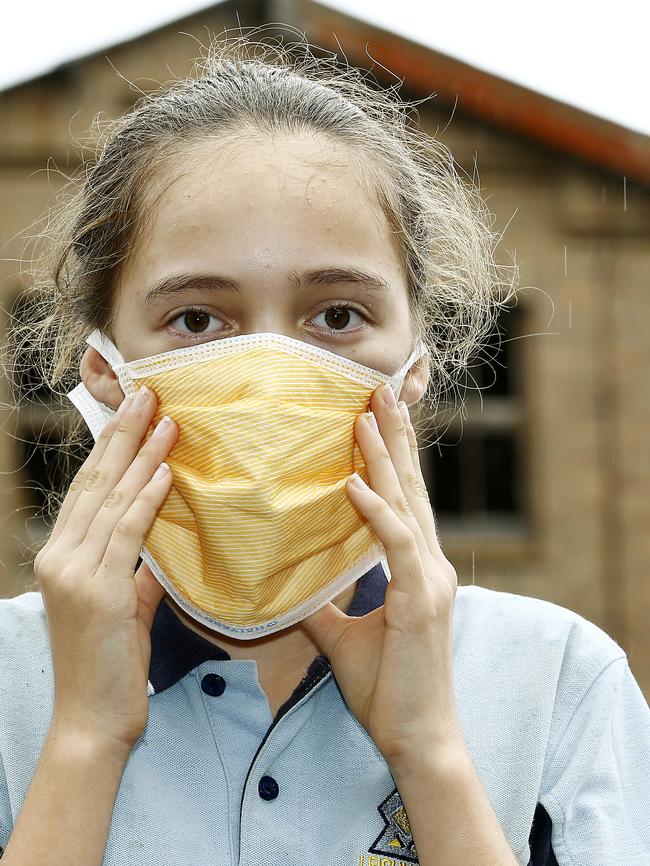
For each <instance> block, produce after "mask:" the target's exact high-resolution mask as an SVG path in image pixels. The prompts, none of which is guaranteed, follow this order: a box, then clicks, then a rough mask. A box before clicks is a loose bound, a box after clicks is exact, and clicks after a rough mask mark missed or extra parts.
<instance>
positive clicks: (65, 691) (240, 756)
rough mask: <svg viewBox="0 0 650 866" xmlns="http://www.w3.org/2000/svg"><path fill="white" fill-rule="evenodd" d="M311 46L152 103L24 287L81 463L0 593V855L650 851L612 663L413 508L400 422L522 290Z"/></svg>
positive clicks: (431, 395) (425, 402)
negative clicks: (19, 574) (481, 573)
mask: <svg viewBox="0 0 650 866" xmlns="http://www.w3.org/2000/svg"><path fill="white" fill-rule="evenodd" d="M303 47H304V48H305V50H304V55H303V57H302V58H301V59H298V56H297V53H296V55H295V56H293V57H292V54H291V52H290V51H289V50H286V49H280V48H275V49H271V48H270V47H269V46H264V45H263V44H256V43H254V42H252V41H251V40H249V39H247V38H242V39H241V40H240V41H239V42H238V43H236V44H235V46H234V48H233V47H232V46H227V45H225V44H222V43H220V42H216V43H215V45H214V47H213V49H212V51H211V53H210V55H209V56H208V58H207V61H206V63H205V64H204V67H203V69H202V70H201V71H200V74H199V75H198V76H196V77H194V78H193V79H191V80H188V81H180V82H178V83H176V84H175V85H174V86H172V87H170V88H169V89H168V90H167V91H161V92H160V93H158V94H156V95H154V96H152V97H146V98H144V99H143V100H142V101H141V103H140V104H139V105H138V107H137V108H136V109H135V110H134V111H133V112H132V113H130V114H128V115H127V116H125V117H123V118H122V119H121V120H120V121H119V122H118V123H117V124H116V126H115V128H114V129H113V130H112V131H111V133H110V135H109V137H108V139H107V140H106V142H105V145H104V146H103V149H102V150H101V153H100V155H99V158H98V160H97V162H96V164H95V165H93V167H92V168H90V169H89V170H88V171H87V174H86V176H85V177H84V179H83V183H82V184H81V187H80V189H79V191H78V193H77V195H76V198H74V199H73V200H72V201H71V203H69V204H68V205H67V206H66V209H65V211H64V216H63V224H62V226H61V227H60V244H61V246H60V247H58V248H57V249H55V252H54V254H53V255H54V261H53V263H52V265H51V267H50V271H49V277H48V276H47V275H46V276H45V277H44V278H43V280H42V281H41V282H40V283H37V285H36V288H37V289H38V290H41V291H42V290H43V289H44V288H46V289H47V290H48V292H49V296H48V298H47V301H46V302H47V303H51V304H52V306H51V309H49V310H47V311H45V313H44V314H43V316H42V318H41V325H40V327H41V332H42V339H41V345H42V346H43V347H48V348H50V349H51V355H50V357H49V360H48V364H50V365H51V366H50V368H49V381H50V384H52V385H54V384H56V383H58V382H70V381H72V380H73V379H74V376H75V375H76V374H78V376H79V377H80V379H81V384H80V385H79V386H78V388H75V389H74V391H72V392H70V394H69V396H70V399H73V401H74V402H75V405H77V406H78V407H79V408H80V409H81V411H82V414H83V417H84V418H85V420H86V422H87V423H88V425H89V426H90V427H91V430H92V431H93V434H94V436H95V438H96V440H97V441H96V443H95V445H94V447H93V449H92V451H91V452H90V454H89V456H88V458H87V459H86V461H85V463H84V464H83V466H82V467H81V469H80V471H79V472H78V473H77V474H76V475H75V477H74V479H73V480H72V482H71V484H70V486H69V489H68V491H67V495H65V498H64V499H63V502H62V504H61V507H60V509H59V511H58V514H57V516H56V522H55V523H54V526H53V529H52V532H51V535H50V537H49V539H48V541H47V544H46V545H45V546H44V547H43V548H42V549H41V550H40V551H39V552H38V555H37V556H36V559H35V562H34V569H35V575H36V577H37V579H38V581H39V585H40V592H27V593H24V594H23V595H20V596H18V597H17V598H14V599H6V600H4V601H2V602H1V603H0V635H1V638H0V658H1V664H2V671H3V676H2V690H1V702H2V704H1V705H2V713H1V715H0V755H1V758H2V764H1V765H0V844H1V845H2V846H3V847H4V848H5V853H4V860H5V863H6V864H8V866H36V864H38V866H41V864H43V863H45V862H52V863H64V864H66V866H99V864H101V863H103V864H106V866H117V864H124V866H127V864H128V866H138V864H148V866H149V864H156V866H163V864H169V866H172V864H179V863H191V864H194V866H203V864H226V863H242V864H243V863H251V864H252V863H258V862H262V861H263V862H265V863H271V864H294V863H295V864H298V863H314V864H332V866H333V864H349V866H352V864H360V866H373V864H377V866H378V864H382V866H394V864H404V863H419V864H421V866H443V864H444V866H456V864H457V866H460V864H462V866H468V864H472V866H479V864H481V866H483V864H484V866H487V864H496V863H498V864H500V866H510V864H512V866H514V864H528V863H530V864H535V866H540V864H547V866H551V864H560V866H574V864H581V866H586V864H605V863H607V864H612V863H616V864H618V866H623V864H635V866H639V864H642V863H650V831H649V829H648V823H647V815H648V814H650V787H649V786H648V782H647V780H648V778H650V759H649V754H650V748H649V747H650V713H649V711H648V707H647V704H646V703H645V701H644V699H643V697H642V695H641V693H640V690H639V688H638V686H637V684H636V682H635V680H634V678H633V677H632V674H631V672H630V669H629V667H628V664H627V660H626V657H625V654H624V652H623V651H622V650H621V648H620V647H619V646H618V645H617V644H616V643H615V642H614V641H612V640H611V639H610V638H609V637H608V636H607V635H606V634H604V633H603V632H602V631H601V630H600V629H598V628H597V627H596V626H595V625H593V624H591V623H589V622H587V621H585V620H584V619H583V618H581V617H579V616H578V615H576V614H574V613H572V612H571V611H568V610H565V609H563V608H560V607H557V606H555V605H552V604H549V603H546V602H542V601H538V600H536V599H532V598H525V597H521V596H516V595H512V594H508V593H499V592H493V591H489V590H486V589H483V588H481V587H476V586H462V587H458V586H457V576H456V572H455V570H454V567H453V566H452V564H451V563H450V562H449V561H448V560H447V559H446V557H445V556H444V554H443V552H442V550H441V547H440V543H439V539H438V537H437V533H436V526H435V520H434V515H433V512H432V509H431V506H430V503H429V501H428V498H427V495H426V489H425V486H424V481H423V478H422V473H421V470H420V465H419V459H418V447H417V443H416V438H415V434H414V430H413V424H412V423H411V421H410V412H409V407H414V406H415V407H416V408H417V407H422V406H425V407H429V408H430V409H433V408H435V407H436V406H438V405H439V404H440V400H441V398H442V396H443V394H444V393H445V392H446V391H448V389H449V388H450V387H453V385H454V383H455V382H456V381H458V374H459V373H460V372H461V371H462V369H463V368H464V367H465V366H466V365H467V362H468V359H469V358H470V357H471V355H472V354H473V353H474V352H475V350H476V348H477V347H478V345H479V344H480V341H481V339H482V338H483V337H484V336H485V335H486V334H487V333H488V331H489V330H490V327H491V325H492V323H493V321H494V316H495V312H496V310H497V308H498V307H499V305H500V304H503V303H505V302H506V301H507V300H508V299H509V297H510V296H511V295H512V292H513V288H512V285H508V284H507V283H505V282H501V281H500V276H501V275H500V274H499V271H498V269H497V268H496V266H495V265H494V261H493V258H492V245H493V237H492V235H491V233H490V229H489V216H488V215H487V213H486V212H485V210H484V208H483V205H482V204H481V202H480V199H479V198H478V196H477V194H476V192H475V191H472V190H471V189H469V188H468V187H466V186H465V185H464V184H463V183H461V181H460V179H459V177H458V175H457V174H456V173H455V170H454V167H453V162H452V160H451V158H450V157H449V155H448V154H447V153H446V152H445V150H444V149H443V148H442V146H441V145H440V144H438V143H437V142H435V141H433V140H431V139H430V138H428V137H426V136H425V135H424V134H422V133H421V132H418V131H417V130H416V129H411V128H409V126H408V125H407V123H406V116H405V113H404V110H403V109H404V104H403V103H398V102H397V101H396V100H395V97H394V95H389V94H387V93H385V92H382V91H379V90H374V89H373V88H371V87H369V86H368V85H367V84H366V83H365V82H364V81H363V79H362V78H361V76H360V74H359V73H358V72H356V71H354V70H350V69H343V70H341V69H339V68H338V67H337V66H336V64H335V63H331V62H330V61H328V60H324V59H317V58H316V57H315V56H314V55H312V54H311V53H310V52H309V51H308V50H307V48H306V46H303ZM258 49H260V50H258ZM504 285H505V287H506V290H505V291H502V292H501V295H499V290H500V289H503V287H504ZM30 333H31V334H32V335H33V333H34V328H33V326H32V328H31V331H30ZM86 338H88V343H86V342H85V340H86ZM19 342H20V341H19ZM23 348H24V347H23ZM140 384H144V386H145V387H142V388H140V389H138V385H140ZM73 395H74V396H73ZM396 397H397V400H396V399H395V398H396ZM151 428H155V429H154V432H153V433H151ZM341 455H343V456H344V459H341ZM167 461H168V462H167ZM355 469H356V470H358V472H357V473H354V472H353V470H355ZM359 475H360V476H362V477H361V478H359V477H358V476H359ZM375 542H377V543H375ZM141 556H142V561H140V557H141ZM387 577H390V582H388V581H387Z"/></svg>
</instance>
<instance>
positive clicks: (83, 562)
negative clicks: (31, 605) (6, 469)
mask: <svg viewBox="0 0 650 866" xmlns="http://www.w3.org/2000/svg"><path fill="white" fill-rule="evenodd" d="M141 394H142V392H139V394H138V395H136V397H135V398H133V400H131V399H128V400H123V402H122V403H121V405H120V407H119V410H118V412H117V413H116V415H115V416H114V417H113V418H112V419H111V420H110V422H109V423H108V424H107V425H106V427H105V428H104V429H103V431H102V432H101V434H100V436H99V438H98V440H97V442H96V443H95V446H94V448H93V449H92V451H91V452H90V454H89V456H88V459H87V460H86V461H85V463H84V464H83V466H82V467H81V469H80V470H79V472H78V473H77V475H76V476H75V478H74V479H73V481H72V484H71V485H70V489H69V491H68V493H67V495H66V497H65V499H64V502H63V505H62V507H61V510H60V512H59V515H58V518H57V521H56V523H55V525H54V528H53V530H52V533H51V535H50V538H49V539H48V542H47V544H46V545H45V547H43V548H42V550H40V551H39V553H38V554H37V556H36V559H35V560H34V573H35V575H36V577H37V579H38V582H39V585H40V588H41V592H42V595H43V601H44V605H45V612H46V616H47V622H48V628H49V632H50V643H51V648H52V660H53V666H54V679H55V699H54V712H53V716H52V723H51V730H52V729H55V730H58V731H61V732H62V733H65V734H66V735H69V734H73V735H79V736H83V737H85V738H87V739H88V738H89V739H90V741H91V742H98V743H101V745H102V746H108V747H109V748H115V749H116V750H117V751H118V752H119V753H121V754H126V755H128V753H129V752H130V751H131V749H132V748H133V745H134V743H135V742H136V740H137V739H138V737H139V736H140V735H141V734H142V732H143V731H144V729H145V726H146V723H147V713H148V696H147V681H148V673H149V661H150V658H151V626H152V623H153V618H154V615H155V613H156V610H157V608H158V606H159V604H160V602H161V601H162V598H163V596H164V595H165V590H164V589H163V587H162V586H161V585H160V584H159V583H158V581H157V580H156V579H155V577H154V575H153V574H152V572H151V570H150V569H149V567H148V566H147V565H146V564H145V563H144V562H143V563H142V564H141V565H140V567H139V568H138V570H137V572H135V567H136V565H137V561H138V558H139V555H140V550H141V548H142V544H143V540H144V538H145V536H146V535H147V533H148V531H149V529H150V527H151V524H152V523H153V521H154V518H155V516H156V514H157V512H158V510H159V509H160V508H161V506H162V504H163V502H164V500H165V499H166V497H167V494H168V493H169V491H170V489H171V483H172V474H171V471H170V470H169V469H168V470H167V472H166V473H165V474H163V475H162V476H160V477H157V478H156V477H154V473H155V472H156V470H157V469H158V467H159V466H160V464H161V462H162V461H164V459H165V457H166V456H167V455H168V453H169V451H170V450H171V448H172V446H173V444H174V442H175V441H176V438H177V436H178V427H177V425H176V424H175V422H174V421H161V422H160V423H159V425H158V426H157V427H156V430H155V434H154V435H152V436H151V437H150V438H149V439H148V440H147V441H146V442H145V443H144V445H143V444H142V442H143V439H144V438H145V436H146V435H147V432H148V430H149V427H150V425H151V420H152V418H153V416H154V413H155V409H156V406H157V398H156V396H155V394H153V393H152V392H151V390H147V391H146V392H145V393H144V394H143V395H142V399H141V400H139V397H140V396H141ZM134 572H135V574H134Z"/></svg>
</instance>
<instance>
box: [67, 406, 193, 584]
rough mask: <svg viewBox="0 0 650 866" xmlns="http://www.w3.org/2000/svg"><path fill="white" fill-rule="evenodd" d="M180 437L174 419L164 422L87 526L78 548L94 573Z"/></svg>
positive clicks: (160, 423) (165, 419)
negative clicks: (120, 525)
mask: <svg viewBox="0 0 650 866" xmlns="http://www.w3.org/2000/svg"><path fill="white" fill-rule="evenodd" d="M177 437H178V426H177V425H176V424H175V422H174V421H173V420H172V419H171V418H164V419H162V420H161V421H160V422H159V423H158V425H157V426H156V429H155V430H154V432H153V435H152V436H151V437H150V438H149V439H148V440H147V442H146V443H145V444H144V445H143V446H142V448H141V449H140V451H139V453H138V454H137V456H136V458H135V460H134V461H133V463H131V465H130V466H129V468H128V469H127V470H126V472H125V474H124V476H123V477H122V478H121V479H120V480H119V481H118V483H117V485H116V486H115V487H114V488H113V490H111V492H110V493H109V494H108V496H107V497H106V499H105V500H104V502H103V503H102V504H101V506H100V508H99V511H98V512H97V514H96V515H95V517H94V518H93V520H92V522H91V524H90V526H89V527H88V531H87V533H86V537H85V538H84V540H83V541H82V543H81V544H80V545H79V547H78V548H77V550H78V552H79V554H80V555H82V556H84V557H85V559H87V560H88V561H89V562H92V563H93V570H94V568H96V567H97V565H98V564H99V563H100V562H101V559H102V557H103V555H104V551H105V550H106V547H107V545H108V542H109V540H110V538H111V535H112V534H113V531H114V529H115V525H116V524H117V522H118V521H119V520H121V519H122V517H123V516H124V515H125V514H126V512H127V511H128V509H129V508H130V507H131V505H132V504H133V502H134V501H135V499H136V497H137V496H138V495H139V494H140V492H141V491H142V489H143V488H144V486H145V485H146V484H148V483H149V481H150V480H151V478H152V477H153V474H154V472H155V471H156V470H157V469H158V467H159V466H160V464H161V463H162V462H163V460H164V459H165V457H167V455H168V453H169V451H170V450H171V448H172V447H173V445H174V443H175V442H176V439H177Z"/></svg>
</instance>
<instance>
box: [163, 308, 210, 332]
mask: <svg viewBox="0 0 650 866" xmlns="http://www.w3.org/2000/svg"><path fill="white" fill-rule="evenodd" d="M210 319H215V320H216V321H217V322H220V321H221V319H219V317H218V316H215V315H213V314H212V313H209V312H208V311H207V310H201V309H196V308H194V307H190V308H188V309H186V310H181V312H180V313H179V314H178V315H177V316H174V318H173V319H170V320H169V322H168V324H170V325H174V323H175V322H180V325H179V326H178V327H175V328H174V330H175V331H176V332H177V333H179V334H184V335H185V336H186V337H189V336H191V335H197V336H201V335H202V334H214V333H216V332H217V331H219V330H222V329H221V328H212V330H208V327H209V325H210Z"/></svg>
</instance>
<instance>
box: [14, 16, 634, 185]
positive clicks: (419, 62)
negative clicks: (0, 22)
mask: <svg viewBox="0 0 650 866" xmlns="http://www.w3.org/2000/svg"><path fill="white" fill-rule="evenodd" d="M115 2H118V0H115ZM328 3H329V5H324V4H322V3H316V2H313V0H293V2H292V0H289V2H287V3H286V6H285V7H284V8H285V9H286V10H287V14H285V15H284V16H283V17H284V19H285V20H286V21H287V23H290V24H295V25H296V26H297V27H299V29H300V31H304V32H305V33H306V35H307V38H308V40H309V42H310V43H312V44H317V45H321V46H322V47H323V48H326V49H329V50H332V51H336V52H338V53H341V52H343V53H344V54H345V56H346V57H347V59H348V60H349V62H350V63H351V64H354V65H358V66H363V67H371V68H372V70H373V73H374V74H375V75H376V76H377V77H378V78H380V79H381V78H382V77H383V75H382V73H383V70H382V68H381V67H382V66H385V67H386V68H387V70H389V72H390V73H391V81H392V82H394V76H398V77H399V78H400V79H403V80H404V87H405V88H406V89H407V90H408V91H409V92H410V93H412V94H415V95H418V96H419V95H421V96H430V95H431V94H432V93H434V92H435V94H436V95H437V97H438V99H439V100H442V101H446V102H448V103H449V104H450V105H453V106H457V107H458V108H459V109H460V110H461V111H463V112H464V113H469V114H474V115H476V116H478V117H480V118H481V119H483V120H485V121H487V122H489V123H491V124H492V125H495V126H498V127H502V128H505V129H507V130H509V131H511V132H515V133H518V134H521V135H524V136H526V137H529V138H531V139H534V140H536V141H538V142H539V143H541V144H544V145H546V146H549V147H551V148H553V149H556V150H559V151H562V152H564V153H567V154H570V155H572V156H575V157H578V158H580V159H583V160H585V161H587V162H589V163H592V164H594V165H598V166H600V167H602V168H604V169H606V170H609V171H612V172H614V173H618V174H621V175H623V176H625V177H629V178H631V179H635V180H637V181H639V182H641V183H645V184H647V183H649V182H650V136H648V135H645V134H643V133H642V132H638V131H635V130H632V129H629V128H627V127H625V126H621V125H619V124H617V123H613V122H611V121H610V120H607V119H605V118H604V117H600V116H596V115H594V114H591V113H589V112H587V111H584V110H581V109H580V108H577V107H576V106H574V105H571V104H568V103H566V102H562V101H560V100H558V99H554V98H551V97H549V96H546V95H543V94H542V93H539V92H537V91H535V90H532V89H530V88H527V87H524V86H523V85H522V84H520V83H516V82H514V81H512V80H508V79H507V78H504V77H500V76H498V75H495V74H494V73H492V72H489V71H486V70H485V69H479V68H477V67H476V66H473V65H470V64H469V63H466V62H463V61H462V60H460V59H458V58H457V57H453V56H450V55H449V54H444V53H441V52H440V51H436V50H435V49H434V48H432V47H430V46H429V45H425V44H422V40H420V41H418V42H416V41H414V40H413V39H412V38H407V37H406V36H404V35H401V34H399V33H396V32H394V31H393V30H390V29H383V28H381V27H378V26H376V25H375V24H372V23H369V21H368V19H367V17H366V18H364V17H363V12H362V11H361V12H359V13H358V14H357V13H356V12H355V13H354V14H353V13H352V11H346V12H343V11H341V10H340V9H334V8H332V4H335V5H337V6H339V7H345V8H346V9H349V10H352V9H354V7H355V5H357V6H358V7H359V8H360V9H362V8H363V5H364V4H363V2H358V3H356V4H355V0H328ZM222 4H225V0H160V3H159V4H157V6H158V11H157V12H156V13H155V16H154V14H152V17H151V18H148V17H147V16H144V17H142V15H141V16H140V17H137V18H133V17H131V18H130V20H129V24H128V27H127V29H124V25H122V29H121V30H118V31H117V32H118V33H119V34H120V35H119V36H117V37H114V38H113V41H112V42H110V44H106V41H107V40H110V38H111V37H110V31H109V30H107V29H106V28H105V29H104V30H103V31H102V33H101V35H100V36H99V37H97V38H99V42H97V38H96V39H95V41H94V42H93V41H92V36H91V37H90V38H89V42H88V45H86V46H85V48H83V47H81V46H79V45H77V48H76V49H75V48H72V49H69V51H72V54H68V55H58V58H57V59H58V62H57V59H55V60H54V61H53V64H54V65H53V66H52V67H51V68H50V69H49V70H48V69H47V67H43V66H41V67H40V74H37V78H38V77H41V76H42V75H44V74H47V72H48V71H49V72H52V71H54V69H55V68H61V66H69V65H70V64H73V63H80V62H83V59H84V57H87V56H89V54H90V52H91V51H92V53H98V52H99V50H101V51H102V53H103V52H104V51H106V50H110V48H114V47H117V46H118V45H120V44H123V43H124V42H125V41H133V40H134V39H136V38H139V37H141V36H143V35H145V34H146V33H149V32H152V31H154V30H157V29H160V28H162V27H167V26H169V25H170V23H172V22H173V23H176V22H177V21H178V18H179V13H180V14H181V15H183V16H184V17H187V15H191V14H193V13H196V12H197V10H201V11H205V10H206V9H209V8H210V7H214V6H217V5H222ZM241 5H242V4H241V3H239V4H238V7H237V8H238V10H239V8H240V7H241ZM256 5H259V4H256ZM267 5H268V7H269V10H268V11H269V13H270V12H275V11H276V10H277V6H276V4H274V3H273V2H272V0H267ZM145 7H146V8H149V4H145ZM57 8H58V7H57ZM289 10H293V13H294V15H295V21H292V20H291V17H292V16H291V15H290V14H289ZM141 11H142V10H141ZM113 12H114V13H115V10H113ZM58 14H60V11H59V13H58ZM110 17H111V20H117V19H119V15H117V14H112V15H111V16H110ZM239 17H240V16H239V12H238V14H237V18H238V20H239ZM244 17H245V15H244ZM265 17H266V18H267V20H272V18H273V15H271V14H267V15H266V16H265ZM105 23H106V25H107V24H108V21H107V22H105ZM241 23H242V25H243V26H245V25H246V24H247V22H246V21H245V20H242V22H241ZM411 23H412V22H411ZM5 32H6V29H5ZM260 35H261V36H263V34H260ZM102 40H103V41H102ZM51 41H52V42H53V43H54V42H56V40H51ZM57 44H58V43H57ZM29 53H30V55H31V56H38V54H39V52H36V51H30V52H29ZM383 74H386V75H388V73H383ZM26 76H27V77H25V78H23V79H20V80H13V82H12V84H11V87H12V88H14V87H17V86H20V85H22V84H25V83H27V82H29V81H30V80H34V77H33V75H32V76H30V75H28V74H26ZM1 87H2V83H1V79H0V88H1Z"/></svg>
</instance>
